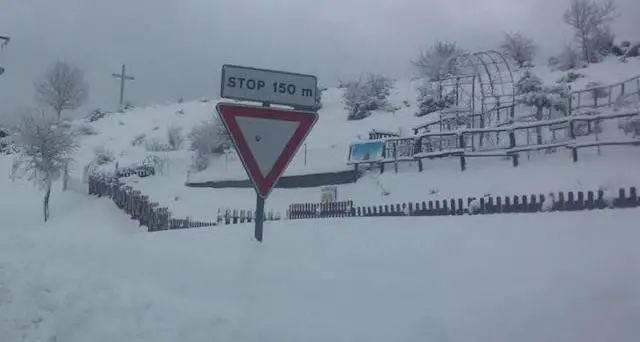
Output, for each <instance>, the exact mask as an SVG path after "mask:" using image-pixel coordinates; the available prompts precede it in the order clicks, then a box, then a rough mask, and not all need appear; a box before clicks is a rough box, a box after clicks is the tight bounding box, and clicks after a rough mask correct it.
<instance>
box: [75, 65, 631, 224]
mask: <svg viewBox="0 0 640 342" xmlns="http://www.w3.org/2000/svg"><path fill="white" fill-rule="evenodd" d="M578 72H580V73H582V74H585V75H586V76H587V77H586V78H582V79H579V80H578V81H576V82H575V83H573V89H574V90H578V89H580V88H581V87H584V86H585V85H586V84H587V83H588V82H589V81H601V82H602V83H603V84H609V83H613V82H618V81H622V80H626V79H628V78H629V77H631V76H633V75H636V74H640V59H630V60H629V61H628V62H627V63H621V62H619V61H617V60H614V59H609V60H606V61H605V62H603V63H600V64H594V65H591V66H590V67H588V68H586V69H581V70H579V71H578ZM534 73H536V74H539V75H540V76H541V77H542V78H543V79H544V80H545V82H548V83H551V82H554V81H556V80H557V79H558V78H559V77H560V76H561V75H562V74H563V73H562V72H550V71H549V70H548V69H547V68H546V67H537V68H535V69H534ZM419 84H420V81H409V80H398V81H397V82H396V87H395V89H394V90H393V92H392V94H391V96H390V101H391V103H392V104H394V105H396V106H397V108H399V109H398V110H397V111H396V112H393V113H389V112H375V113H374V114H373V115H372V116H371V117H369V118H367V119H364V120H361V121H347V120H346V116H347V113H346V110H345V109H344V108H343V104H342V101H341V98H340V96H341V90H339V89H336V88H330V89H328V90H327V91H325V92H324V94H323V108H322V109H321V110H320V112H319V113H320V119H319V121H318V123H317V125H316V127H315V129H314V130H313V132H312V133H311V134H310V135H309V137H308V139H307V141H306V144H305V146H304V147H303V148H301V149H300V151H299V152H298V155H297V156H296V158H295V159H294V161H293V162H292V164H291V165H290V166H289V169H288V170H287V171H286V173H285V175H287V174H288V175H292V174H305V173H313V172H325V171H338V170H344V169H347V168H348V167H347V166H346V164H345V160H346V159H347V154H348V145H349V144H350V143H351V142H353V141H355V140H357V139H365V138H367V133H368V132H369V131H370V130H371V129H380V130H387V131H395V132H398V133H401V134H403V135H408V134H410V133H411V127H415V126H417V125H419V124H420V123H424V122H426V121H430V120H433V118H429V117H426V118H416V117H415V116H414V115H413V114H414V112H415V111H416V87H417V86H418V85H419ZM217 101H218V100H212V101H209V102H190V103H182V104H177V103H176V104H171V105H163V106H152V107H145V108H135V109H133V110H131V111H128V112H126V113H123V114H121V113H114V114H112V115H110V116H108V117H107V118H105V119H102V120H99V121H97V122H95V123H93V124H91V126H92V127H93V128H94V130H95V131H96V132H98V134H97V135H90V136H85V137H83V139H82V141H81V146H82V147H81V150H80V151H79V153H78V156H77V158H76V164H75V166H74V169H73V170H72V175H73V177H74V178H76V179H80V178H82V176H83V168H84V166H85V165H87V164H88V163H89V162H90V161H91V159H92V158H93V157H94V150H95V148H96V147H104V148H105V149H107V150H109V151H111V152H112V153H113V154H114V155H115V157H116V160H117V162H118V163H119V165H120V166H121V167H122V166H126V165H129V164H132V163H141V162H142V161H143V160H144V159H145V157H146V156H149V155H156V156H158V157H160V158H162V159H163V160H165V161H166V165H165V167H164V169H163V170H162V172H161V174H160V175H157V176H154V177H149V178H145V179H138V178H137V177H131V178H127V179H125V180H126V182H128V183H129V184H131V185H133V186H134V187H136V188H138V189H140V190H142V191H143V192H144V193H145V194H148V195H150V197H151V198H152V199H153V200H154V201H157V202H160V204H161V205H163V206H169V207H170V209H171V210H172V211H173V212H174V214H176V215H179V216H190V217H192V218H194V219H199V220H205V219H211V218H214V217H215V215H216V211H217V209H226V208H251V207H252V206H253V202H254V195H253V193H252V191H251V190H249V189H219V190H218V189H216V190H214V189H192V188H186V187H185V186H184V183H185V181H186V180H187V179H189V180H190V181H209V180H221V179H246V174H245V172H244V170H243V168H242V165H241V163H240V161H239V160H238V158H237V156H236V155H235V154H234V153H230V154H227V155H225V156H222V157H220V158H218V159H216V160H214V161H212V163H211V166H210V167H209V168H208V169H207V170H205V171H203V172H199V173H191V174H189V173H188V170H189V168H190V164H191V158H192V152H190V151H188V141H187V142H185V143H184V144H183V147H182V148H181V149H180V150H178V151H170V152H149V151H147V150H146V149H145V146H144V145H145V144H144V143H143V144H139V145H137V146H133V141H134V140H135V139H136V138H137V137H140V136H141V135H144V139H145V140H146V141H147V142H149V141H152V140H154V139H156V140H157V141H158V142H160V143H165V142H166V141H167V129H168V128H169V127H171V126H175V127H180V128H182V132H183V134H186V133H188V132H189V130H190V129H191V128H192V127H193V126H194V125H196V124H198V123H199V122H200V121H202V120H206V119H207V118H209V117H211V116H212V115H216V114H215V105H216V103H217ZM405 101H406V102H407V103H409V106H408V107H407V106H406V105H405V104H404V102H405ZM78 124H79V123H78ZM614 126H615V125H614ZM613 131H614V132H616V131H617V128H615V127H613ZM606 138H615V137H609V136H606ZM595 154H596V149H593V150H586V151H585V152H581V159H580V160H581V161H580V163H579V164H575V165H574V164H573V163H571V162H570V157H569V155H568V154H567V153H566V152H565V151H561V152H559V153H557V154H555V155H554V156H551V157H550V156H544V155H542V156H538V157H536V154H535V153H534V154H533V155H531V156H527V158H526V159H524V160H523V163H522V165H521V166H520V167H519V168H517V169H514V168H512V167H511V166H510V163H509V162H508V161H504V160H500V159H499V158H489V159H484V160H478V159H473V160H469V170H468V171H466V172H464V173H462V172H460V171H459V168H458V167H457V163H458V162H457V160H446V159H445V160H435V161H432V162H428V163H426V165H425V169H426V171H425V172H424V173H417V172H416V170H417V166H416V165H415V164H414V165H403V166H402V167H401V169H402V170H401V171H402V173H401V175H393V174H391V173H390V172H389V173H387V174H385V175H382V176H378V175H370V176H367V177H365V178H363V179H362V180H361V181H359V182H358V183H357V184H350V185H345V186H341V187H340V189H339V199H352V200H354V201H356V203H358V204H361V205H364V204H378V203H381V202H383V203H389V202H401V201H402V202H403V201H409V200H412V201H414V200H429V199H433V198H447V197H457V196H481V195H483V194H485V193H492V194H494V195H498V194H513V193H518V192H523V193H546V192H549V191H558V190H574V189H579V190H585V188H587V189H588V190H591V189H594V188H598V187H603V188H615V187H618V186H630V185H637V184H638V183H640V182H639V180H640V176H637V174H636V173H628V172H626V171H625V170H629V169H637V168H638V166H640V162H638V160H640V159H639V158H638V150H637V149H633V148H603V149H601V151H600V154H601V156H599V157H596V156H595ZM592 157H593V158H592ZM529 158H531V160H529ZM598 160H599V161H598ZM607 165H608V166H607ZM104 168H105V169H106V170H108V171H112V170H113V169H114V168H115V165H114V163H111V164H108V165H106V166H105V167H104ZM383 192H384V193H386V192H390V193H391V195H389V196H384V197H383V196H382V195H381V193H383ZM319 198H320V194H319V190H318V189H294V190H281V189H277V190H276V191H274V192H273V194H272V196H271V197H270V199H269V201H268V202H267V206H268V207H270V208H271V209H274V210H278V211H280V212H283V211H284V209H285V208H286V207H287V206H288V204H290V203H292V202H307V201H312V202H317V201H318V200H319Z"/></svg>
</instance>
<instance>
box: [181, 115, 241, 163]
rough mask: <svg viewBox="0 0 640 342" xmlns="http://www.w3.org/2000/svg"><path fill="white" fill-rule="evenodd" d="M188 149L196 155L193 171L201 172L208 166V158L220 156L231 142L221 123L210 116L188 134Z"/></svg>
mask: <svg viewBox="0 0 640 342" xmlns="http://www.w3.org/2000/svg"><path fill="white" fill-rule="evenodd" d="M189 141H190V142H191V145H190V149H191V150H192V151H194V152H195V153H196V156H195V157H194V163H193V164H194V166H195V167H194V169H195V170H197V171H201V170H204V169H206V168H207V166H208V163H209V161H208V157H209V156H211V155H216V154H222V153H224V150H225V149H226V148H229V146H230V145H231V140H230V139H229V135H228V134H227V130H226V129H225V127H224V125H223V124H222V122H221V121H220V120H219V119H218V118H217V117H214V116H212V117H211V118H210V119H209V120H207V121H202V122H201V123H200V124H199V125H197V126H194V127H193V128H192V129H191V132H189Z"/></svg>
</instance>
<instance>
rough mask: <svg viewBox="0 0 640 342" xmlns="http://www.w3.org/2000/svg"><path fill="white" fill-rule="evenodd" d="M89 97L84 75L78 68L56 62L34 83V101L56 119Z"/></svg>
mask: <svg viewBox="0 0 640 342" xmlns="http://www.w3.org/2000/svg"><path fill="white" fill-rule="evenodd" d="M88 95H89V86H88V85H87V83H86V82H85V80H84V73H83V72H82V70H80V69H79V68H78V67H76V66H74V65H71V64H69V63H66V62H61V61H58V62H56V64H54V65H53V67H51V69H49V70H48V71H47V73H46V74H45V76H44V78H43V80H42V81H40V82H37V83H36V100H37V101H38V103H40V104H41V105H44V106H46V107H49V108H51V109H53V110H54V112H55V113H56V114H57V115H58V118H60V116H61V115H62V111H65V110H74V109H76V108H78V107H80V106H81V105H82V104H83V103H84V102H85V101H86V100H87V97H88Z"/></svg>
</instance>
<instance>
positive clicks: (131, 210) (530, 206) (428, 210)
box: [89, 176, 640, 232]
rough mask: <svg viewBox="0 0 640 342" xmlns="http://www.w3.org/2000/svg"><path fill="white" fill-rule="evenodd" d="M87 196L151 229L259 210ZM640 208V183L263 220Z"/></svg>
mask: <svg viewBox="0 0 640 342" xmlns="http://www.w3.org/2000/svg"><path fill="white" fill-rule="evenodd" d="M89 194H90V195H95V196H98V197H108V198H111V199H112V200H113V202H114V203H115V204H116V205H117V206H118V207H119V208H120V209H122V210H123V211H125V212H126V213H127V214H128V215H130V216H131V218H132V219H134V220H137V221H138V222H139V224H140V226H145V227H147V228H148V231H149V232H156V231H164V230H173V229H186V228H199V227H211V226H218V225H229V224H242V223H252V222H254V221H255V213H254V212H253V211H251V210H239V209H227V210H219V211H218V215H217V220H216V222H205V221H194V220H191V219H190V218H174V217H172V215H171V213H170V212H169V209H168V208H166V207H160V206H159V204H158V203H156V202H152V201H150V200H149V197H148V196H146V195H143V194H142V193H141V192H140V191H138V190H134V189H133V188H132V187H131V186H128V185H125V184H124V183H123V182H121V181H119V180H118V179H115V178H108V177H101V176H90V177H89ZM636 207H640V197H638V192H637V188H636V187H630V188H620V189H618V192H617V194H616V195H615V196H611V195H608V194H606V193H605V191H604V190H596V191H575V192H574V191H568V192H562V191H561V192H557V193H549V194H546V195H545V194H530V195H514V196H495V197H494V196H485V197H480V198H475V197H466V198H455V199H443V200H430V201H422V202H406V203H395V204H384V205H375V206H356V205H354V202H353V201H352V200H348V201H340V202H332V203H294V204H291V205H289V209H288V210H287V213H286V217H282V216H281V215H280V214H279V213H277V212H273V211H269V212H267V213H265V217H264V219H265V221H279V220H283V219H289V220H300V219H323V218H338V217H393V216H457V215H487V214H507V213H539V212H562V211H580V210H593V209H606V208H612V209H614V208H618V209H620V208H636Z"/></svg>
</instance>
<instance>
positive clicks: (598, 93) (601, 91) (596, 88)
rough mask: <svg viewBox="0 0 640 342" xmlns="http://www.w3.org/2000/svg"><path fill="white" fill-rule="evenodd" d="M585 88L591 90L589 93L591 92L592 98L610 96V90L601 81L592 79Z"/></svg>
mask: <svg viewBox="0 0 640 342" xmlns="http://www.w3.org/2000/svg"><path fill="white" fill-rule="evenodd" d="M585 88H586V89H589V90H591V91H590V92H589V93H590V94H591V98H592V99H601V98H604V97H608V96H609V90H608V89H607V88H606V87H603V84H602V82H600V81H591V82H589V83H587V86H586V87H585Z"/></svg>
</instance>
